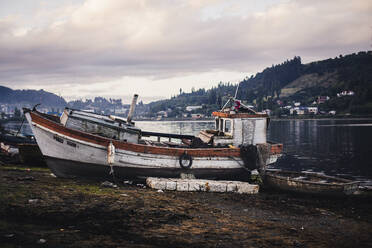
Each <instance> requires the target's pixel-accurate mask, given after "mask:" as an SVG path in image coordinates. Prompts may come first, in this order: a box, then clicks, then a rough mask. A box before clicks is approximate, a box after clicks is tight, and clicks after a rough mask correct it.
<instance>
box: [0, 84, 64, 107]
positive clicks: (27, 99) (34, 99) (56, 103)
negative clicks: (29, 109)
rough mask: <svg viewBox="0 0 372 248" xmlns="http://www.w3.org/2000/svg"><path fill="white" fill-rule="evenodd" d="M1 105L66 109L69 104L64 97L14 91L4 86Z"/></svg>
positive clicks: (0, 87)
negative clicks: (20, 104) (29, 105)
mask: <svg viewBox="0 0 372 248" xmlns="http://www.w3.org/2000/svg"><path fill="white" fill-rule="evenodd" d="M0 103H7V104H17V103H28V104H31V105H34V104H38V103H41V104H42V105H43V106H53V107H65V106H66V104H67V103H66V101H65V99H63V98H62V97H60V96H57V95H55V94H53V93H50V92H47V91H44V90H12V89H10V88H8V87H4V86H0Z"/></svg>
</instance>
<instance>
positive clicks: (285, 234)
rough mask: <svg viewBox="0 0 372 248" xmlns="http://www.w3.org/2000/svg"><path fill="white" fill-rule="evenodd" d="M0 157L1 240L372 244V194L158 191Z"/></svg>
mask: <svg viewBox="0 0 372 248" xmlns="http://www.w3.org/2000/svg"><path fill="white" fill-rule="evenodd" d="M115 184H117V185H118V187H108V186H110V184H102V182H99V181H86V180H82V179H74V180H72V179H60V178H55V177H53V175H52V174H51V172H50V171H49V170H48V169H46V168H37V167H29V168H28V167H24V166H22V167H21V166H18V165H6V164H5V165H4V164H3V165H0V244H1V247H372V201H371V199H367V198H362V197H355V196H354V197H348V198H343V199H327V198H317V197H311V196H299V195H289V194H286V193H278V192H269V191H263V192H260V193H259V194H257V195H239V194H227V193H205V192H199V193H197V192H172V191H166V192H158V191H156V190H152V189H148V188H146V187H145V186H144V185H142V184H138V185H137V183H135V182H133V183H131V182H127V183H125V184H124V183H123V182H121V183H119V182H115Z"/></svg>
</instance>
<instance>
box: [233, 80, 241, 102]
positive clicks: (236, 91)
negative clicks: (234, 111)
mask: <svg viewBox="0 0 372 248" xmlns="http://www.w3.org/2000/svg"><path fill="white" fill-rule="evenodd" d="M240 83H241V82H239V83H238V86H237V87H236V90H235V95H234V100H235V99H236V96H237V95H238V90H239V85H240Z"/></svg>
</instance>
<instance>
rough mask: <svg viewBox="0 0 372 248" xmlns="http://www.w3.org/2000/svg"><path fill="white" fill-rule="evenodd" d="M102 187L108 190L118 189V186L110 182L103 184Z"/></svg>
mask: <svg viewBox="0 0 372 248" xmlns="http://www.w3.org/2000/svg"><path fill="white" fill-rule="evenodd" d="M101 186H102V187H106V188H117V187H118V186H117V185H116V184H114V183H112V182H109V181H104V182H103V183H101Z"/></svg>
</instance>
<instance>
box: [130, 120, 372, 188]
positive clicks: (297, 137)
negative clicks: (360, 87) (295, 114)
mask: <svg viewBox="0 0 372 248" xmlns="http://www.w3.org/2000/svg"><path fill="white" fill-rule="evenodd" d="M136 125H137V126H138V127H140V128H142V129H143V130H149V131H155V132H173V133H179V134H193V135H197V134H198V133H199V131H200V130H203V129H211V128H214V122H213V121H194V122H190V121H169V122H168V121H164V122H147V121H143V122H137V123H136ZM268 140H272V141H276V142H280V143H283V144H284V153H285V156H283V157H282V158H281V159H280V160H279V161H278V162H277V163H276V164H275V165H273V167H277V168H281V169H289V170H297V171H300V170H308V171H316V172H324V173H326V174H328V175H338V176H344V177H352V178H354V179H358V180H368V181H369V183H372V159H371V156H372V119H364V120H357V119H348V120H345V119H340V120H337V119H326V120H325V119H321V120H272V121H271V123H270V127H269V130H268Z"/></svg>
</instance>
